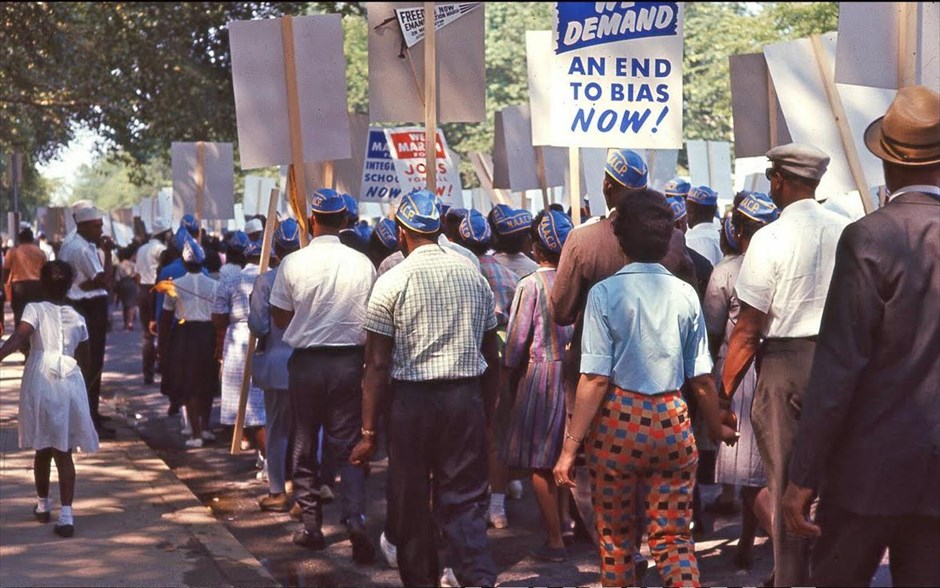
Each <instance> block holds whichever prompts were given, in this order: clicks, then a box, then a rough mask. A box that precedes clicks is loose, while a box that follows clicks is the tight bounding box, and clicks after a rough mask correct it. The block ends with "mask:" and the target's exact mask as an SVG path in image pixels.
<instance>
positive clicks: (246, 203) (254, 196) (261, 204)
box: [235, 176, 277, 218]
mask: <svg viewBox="0 0 940 588" xmlns="http://www.w3.org/2000/svg"><path fill="white" fill-rule="evenodd" d="M275 186H277V180H275V179H274V178H265V177H263V176H245V193H244V195H243V198H242V213H243V215H244V216H255V215H257V214H267V213H268V198H270V197H271V190H273V189H274V187H275ZM235 218H238V217H237V216H236V217H235Z"/></svg>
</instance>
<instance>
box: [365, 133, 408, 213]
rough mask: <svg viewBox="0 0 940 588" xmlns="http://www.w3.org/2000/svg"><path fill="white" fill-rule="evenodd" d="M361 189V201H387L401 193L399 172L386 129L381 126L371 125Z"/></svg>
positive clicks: (367, 139)
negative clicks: (387, 138) (386, 135)
mask: <svg viewBox="0 0 940 588" xmlns="http://www.w3.org/2000/svg"><path fill="white" fill-rule="evenodd" d="M359 190H360V192H359V201H360V202H386V203H387V202H389V201H391V200H393V199H394V198H397V197H398V196H399V195H401V185H400V184H399V183H398V172H397V171H395V162H394V161H393V160H392V156H391V154H390V153H389V151H388V141H387V140H386V138H385V130H384V129H381V128H379V127H369V132H368V134H367V138H366V156H365V159H363V163H362V184H361V186H360V188H359Z"/></svg>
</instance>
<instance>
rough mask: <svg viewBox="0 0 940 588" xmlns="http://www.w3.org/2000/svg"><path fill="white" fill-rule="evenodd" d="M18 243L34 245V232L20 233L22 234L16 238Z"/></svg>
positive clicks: (30, 230)
mask: <svg viewBox="0 0 940 588" xmlns="http://www.w3.org/2000/svg"><path fill="white" fill-rule="evenodd" d="M16 241H17V243H32V242H33V230H32V229H23V230H22V231H20V234H19V235H17V236H16Z"/></svg>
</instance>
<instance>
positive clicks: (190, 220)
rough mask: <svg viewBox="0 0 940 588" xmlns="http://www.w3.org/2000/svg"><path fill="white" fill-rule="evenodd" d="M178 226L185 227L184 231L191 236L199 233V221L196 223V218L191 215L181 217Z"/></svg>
mask: <svg viewBox="0 0 940 588" xmlns="http://www.w3.org/2000/svg"><path fill="white" fill-rule="evenodd" d="M180 226H181V227H185V228H186V230H187V231H189V232H190V233H191V234H193V235H195V234H196V233H198V232H199V221H197V220H196V217H195V216H193V215H191V214H187V215H184V216H183V218H182V219H181V220H180Z"/></svg>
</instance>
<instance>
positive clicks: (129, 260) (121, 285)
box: [115, 245, 139, 331]
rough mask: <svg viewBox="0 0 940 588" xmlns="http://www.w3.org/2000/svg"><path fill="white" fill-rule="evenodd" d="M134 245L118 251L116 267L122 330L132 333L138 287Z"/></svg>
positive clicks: (135, 317)
mask: <svg viewBox="0 0 940 588" xmlns="http://www.w3.org/2000/svg"><path fill="white" fill-rule="evenodd" d="M134 247H135V246H134V245H129V246H127V247H123V248H121V249H119V250H118V254H117V255H118V265H117V271H116V273H117V275H116V276H115V277H116V278H117V288H116V290H117V295H118V299H119V300H120V302H121V314H122V315H123V317H124V330H125V331H133V330H134V322H135V321H136V320H137V298H138V289H139V287H138V285H137V280H138V279H139V278H138V276H137V267H136V262H135V259H134V256H135V255H136V254H137V252H136V251H135V250H134Z"/></svg>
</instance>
